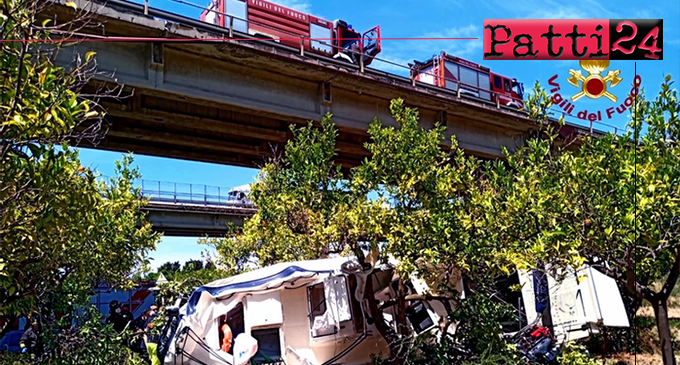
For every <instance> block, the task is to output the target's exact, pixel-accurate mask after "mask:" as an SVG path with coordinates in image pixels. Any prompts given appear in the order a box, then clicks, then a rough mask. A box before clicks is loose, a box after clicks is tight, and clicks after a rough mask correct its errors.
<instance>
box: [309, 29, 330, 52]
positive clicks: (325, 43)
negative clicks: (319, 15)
mask: <svg viewBox="0 0 680 365" xmlns="http://www.w3.org/2000/svg"><path fill="white" fill-rule="evenodd" d="M309 30H310V36H311V38H312V39H323V40H313V41H311V46H312V48H313V49H317V50H319V51H322V52H328V53H333V47H332V46H331V39H332V38H333V31H332V30H331V29H330V28H325V27H322V26H320V25H317V24H314V23H312V24H310V25H309Z"/></svg>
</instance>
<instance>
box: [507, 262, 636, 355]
mask: <svg viewBox="0 0 680 365" xmlns="http://www.w3.org/2000/svg"><path fill="white" fill-rule="evenodd" d="M518 275H519V283H520V285H522V299H523V300H524V303H525V304H526V305H525V306H524V314H526V321H527V322H528V323H534V322H536V321H538V320H539V314H538V313H536V309H535V306H534V303H535V291H534V279H533V277H532V273H531V272H527V271H519V272H518ZM556 276H557V277H559V278H560V279H561V280H560V281H558V280H557V279H556ZM547 279H548V288H549V289H548V293H549V297H550V314H551V317H552V322H553V331H554V336H555V339H556V340H557V342H558V343H563V342H568V341H574V340H578V339H581V338H585V337H588V336H590V335H591V334H594V333H598V332H599V330H600V327H601V326H604V327H628V326H629V322H628V315H627V314H626V309H625V306H624V304H623V300H622V298H621V293H620V292H619V288H618V286H617V285H616V281H615V280H614V279H612V278H610V277H608V276H606V275H605V274H603V273H601V272H599V271H597V270H595V269H594V268H592V267H589V266H585V267H584V268H582V269H580V270H578V271H575V270H567V271H564V272H560V273H557V274H556V275H548V278H547Z"/></svg>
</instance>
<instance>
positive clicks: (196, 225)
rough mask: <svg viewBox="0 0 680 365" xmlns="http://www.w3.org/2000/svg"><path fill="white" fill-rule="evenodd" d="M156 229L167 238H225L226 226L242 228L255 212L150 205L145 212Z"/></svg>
mask: <svg viewBox="0 0 680 365" xmlns="http://www.w3.org/2000/svg"><path fill="white" fill-rule="evenodd" d="M143 210H144V211H145V212H146V213H147V220H148V221H149V222H150V223H151V225H152V227H153V229H154V230H155V231H157V232H162V233H163V235H164V236H171V237H172V236H182V237H200V236H206V235H207V236H211V237H216V236H223V235H225V234H226V233H227V225H228V224H229V223H233V224H235V225H237V226H242V225H243V221H244V219H245V218H247V217H249V216H251V215H252V214H254V213H255V209H252V208H232V207H215V206H200V205H180V204H164V203H157V202H150V203H149V204H148V205H147V206H145V207H144V208H143Z"/></svg>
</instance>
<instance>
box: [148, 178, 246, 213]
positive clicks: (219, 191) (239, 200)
mask: <svg viewBox="0 0 680 365" xmlns="http://www.w3.org/2000/svg"><path fill="white" fill-rule="evenodd" d="M139 186H140V187H141V192H142V196H144V197H145V198H148V199H149V200H150V201H151V202H160V203H170V204H178V205H187V204H189V205H202V206H220V207H244V208H252V207H253V205H252V202H250V200H248V199H247V198H246V197H245V196H239V195H233V194H230V191H231V190H232V188H226V187H220V186H208V185H202V184H184V183H176V182H168V181H158V180H141V181H140V183H139Z"/></svg>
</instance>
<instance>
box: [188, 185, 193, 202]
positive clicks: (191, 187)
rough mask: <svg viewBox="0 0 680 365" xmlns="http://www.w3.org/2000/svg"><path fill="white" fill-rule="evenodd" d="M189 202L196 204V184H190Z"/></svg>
mask: <svg viewBox="0 0 680 365" xmlns="http://www.w3.org/2000/svg"><path fill="white" fill-rule="evenodd" d="M189 201H191V202H192V203H193V202H194V184H189Z"/></svg>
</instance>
